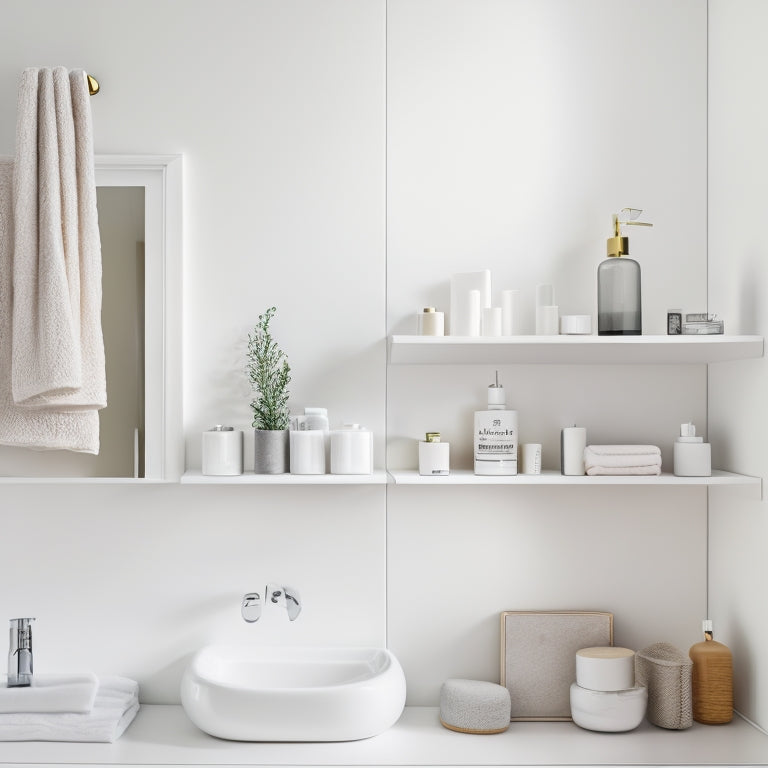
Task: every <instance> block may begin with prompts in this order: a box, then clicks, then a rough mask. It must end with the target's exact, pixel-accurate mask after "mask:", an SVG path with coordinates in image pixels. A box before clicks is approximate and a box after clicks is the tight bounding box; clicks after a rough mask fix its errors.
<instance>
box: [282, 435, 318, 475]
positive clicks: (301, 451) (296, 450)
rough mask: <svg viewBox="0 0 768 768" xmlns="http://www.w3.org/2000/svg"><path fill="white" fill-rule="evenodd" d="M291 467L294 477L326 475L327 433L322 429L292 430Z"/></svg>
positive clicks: (290, 437)
mask: <svg viewBox="0 0 768 768" xmlns="http://www.w3.org/2000/svg"><path fill="white" fill-rule="evenodd" d="M289 440H290V467H291V474H292V475H324V474H325V432H323V430H321V429H308V430H296V429H292V430H291V432H290V436H289Z"/></svg>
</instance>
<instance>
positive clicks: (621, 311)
mask: <svg viewBox="0 0 768 768" xmlns="http://www.w3.org/2000/svg"><path fill="white" fill-rule="evenodd" d="M642 212H643V211H642V210H641V209H640V208H622V209H621V212H620V213H614V214H613V237H609V238H608V247H607V252H608V258H607V259H606V260H605V261H603V262H601V263H600V266H599V267H598V268H597V333H598V335H599V336H639V335H640V334H641V333H642V309H641V301H640V265H639V264H638V263H637V262H636V261H635V260H634V259H629V258H622V257H626V256H627V255H628V254H629V238H628V237H627V236H626V235H622V234H621V227H622V226H637V227H652V226H653V224H651V223H649V222H647V221H638V220H637V219H638V217H639V216H640V214H641V213H642Z"/></svg>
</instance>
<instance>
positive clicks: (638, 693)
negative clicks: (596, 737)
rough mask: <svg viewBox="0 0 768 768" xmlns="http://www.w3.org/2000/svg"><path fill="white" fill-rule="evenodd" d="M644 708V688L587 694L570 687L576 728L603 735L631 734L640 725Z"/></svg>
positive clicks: (646, 694) (573, 686) (582, 690)
mask: <svg viewBox="0 0 768 768" xmlns="http://www.w3.org/2000/svg"><path fill="white" fill-rule="evenodd" d="M647 705H648V689H647V688H646V687H645V686H644V685H638V686H636V687H635V688H628V689H627V690H624V691H591V690H589V689H588V688H582V687H581V686H580V685H579V684H578V683H573V684H572V685H571V717H573V722H574V723H576V725H578V726H579V727H580V728H586V729H587V730H590V731H602V732H604V733H620V732H622V731H631V730H633V729H634V728H637V726H638V725H640V723H642V722H643V718H644V717H645V709H646V707H647Z"/></svg>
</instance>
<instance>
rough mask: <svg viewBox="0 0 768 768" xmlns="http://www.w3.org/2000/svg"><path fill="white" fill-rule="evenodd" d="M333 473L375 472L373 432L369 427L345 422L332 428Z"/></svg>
mask: <svg viewBox="0 0 768 768" xmlns="http://www.w3.org/2000/svg"><path fill="white" fill-rule="evenodd" d="M331 474H332V475H372V474H373V433H372V432H371V431H370V430H369V429H365V427H361V426H360V425H359V424H345V425H344V426H343V427H342V428H341V429H333V430H331Z"/></svg>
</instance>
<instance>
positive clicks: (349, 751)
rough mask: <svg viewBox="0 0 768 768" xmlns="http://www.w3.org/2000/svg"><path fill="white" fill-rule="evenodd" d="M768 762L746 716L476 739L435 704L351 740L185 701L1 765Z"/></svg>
mask: <svg viewBox="0 0 768 768" xmlns="http://www.w3.org/2000/svg"><path fill="white" fill-rule="evenodd" d="M692 764H693V765H699V766H709V765H719V766H724V765H728V766H739V765H750V766H754V765H764V766H768V735H766V734H764V733H762V732H761V731H759V730H758V729H756V728H754V727H753V726H751V725H750V724H749V723H747V722H746V721H744V720H742V719H741V718H739V717H736V718H734V720H733V722H732V723H730V724H728V725H720V726H704V725H699V724H694V726H693V728H690V729H688V730H686V731H666V730H663V729H661V728H656V727H655V726H652V725H649V724H648V723H643V725H641V726H640V728H638V729H637V730H635V731H631V732H629V733H623V734H601V733H592V732H590V731H584V730H582V729H580V728H578V727H577V726H576V725H574V724H573V723H562V722H560V723H512V724H511V725H510V727H509V730H508V731H506V732H505V733H502V734H496V735H490V736H475V735H469V734H462V733H455V732H453V731H449V730H447V729H445V728H443V727H442V726H441V725H440V723H439V721H438V710H437V708H436V707H406V709H405V712H404V713H403V716H402V717H401V718H400V720H399V721H398V722H397V723H396V724H395V725H394V726H393V727H392V728H390V729H389V730H388V731H386V732H385V733H383V734H381V735H380V736H376V737H374V738H372V739H364V740H362V741H352V742H342V743H319V744H318V743H311V744H301V743H299V744H276V743H262V744H252V743H243V742H232V741H223V740H220V739H215V738H213V737H210V736H207V735H206V734H204V733H202V732H201V731H199V730H198V729H197V728H195V726H193V725H192V723H191V722H190V721H189V720H188V719H187V717H186V715H185V714H184V711H183V710H182V708H181V707H180V706H174V705H159V704H154V705H152V704H145V705H142V708H141V711H140V712H139V714H138V716H137V718H136V720H135V721H134V722H133V723H132V724H131V726H130V727H129V728H128V730H127V731H126V732H125V734H124V735H123V737H122V738H121V739H119V740H118V741H116V742H115V743H114V744H70V743H58V742H0V765H2V766H19V767H21V766H24V768H29V767H30V766H57V765H67V766H68V768H72V767H73V766H74V767H75V768H76V767H77V766H82V767H85V766H88V767H89V768H92V766H112V765H116V766H144V767H147V766H157V767H159V766H169V765H173V766H229V767H230V768H232V767H234V766H294V767H296V766H325V768H329V767H330V766H369V765H370V766H379V767H381V766H418V765H424V766H452V767H455V768H458V767H459V766H482V765H490V766H516V767H519V766H543V765H579V766H601V767H602V766H623V765H635V766H636V765H654V766H660V765H663V766H673V765H692Z"/></svg>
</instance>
